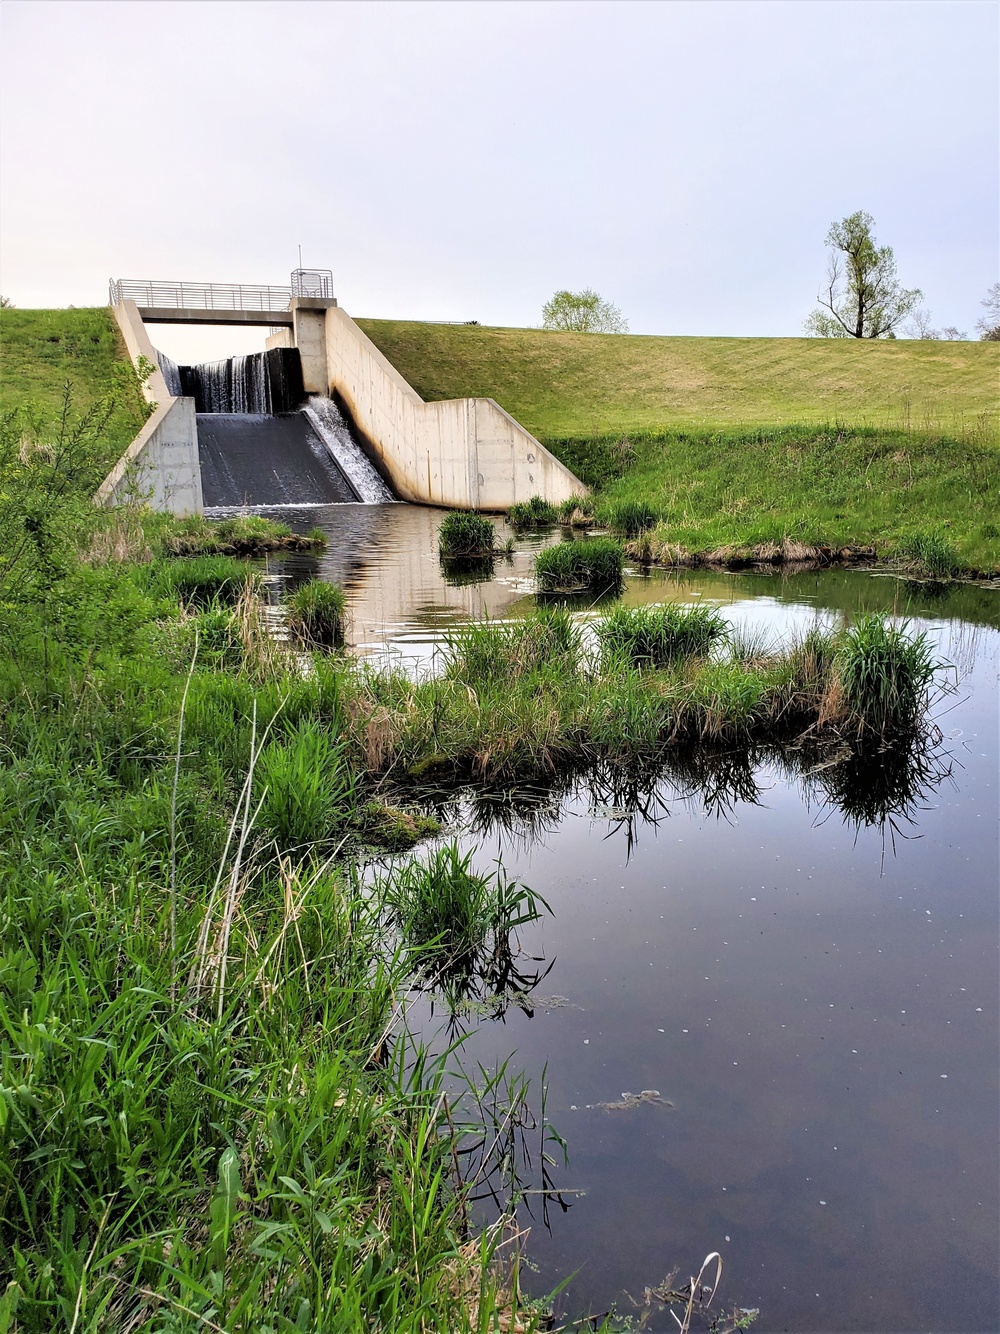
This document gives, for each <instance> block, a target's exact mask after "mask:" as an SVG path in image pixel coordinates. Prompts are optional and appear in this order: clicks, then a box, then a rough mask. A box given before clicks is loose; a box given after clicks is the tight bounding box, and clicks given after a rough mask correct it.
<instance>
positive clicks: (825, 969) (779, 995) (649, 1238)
mask: <svg viewBox="0 0 1000 1334" xmlns="http://www.w3.org/2000/svg"><path fill="white" fill-rule="evenodd" d="M264 512H265V513H266V512H267V511H264ZM273 514H274V517H276V518H282V519H284V520H286V521H291V522H292V523H293V524H294V526H295V527H296V528H307V527H311V526H312V525H313V524H319V525H320V526H321V527H322V528H324V529H325V530H326V531H327V533H328V534H329V538H330V543H329V548H328V549H327V551H326V552H324V553H323V554H322V555H321V556H319V557H311V556H295V557H293V558H289V559H287V560H285V561H284V562H283V563H279V564H278V565H273V566H272V569H273V570H276V571H277V572H279V573H280V574H281V575H282V576H283V578H285V579H287V580H288V581H289V582H290V583H291V582H294V581H296V580H299V579H301V578H304V577H306V576H308V575H310V574H319V575H320V576H321V577H325V578H329V579H332V580H335V581H336V582H338V583H340V584H342V585H343V587H344V588H345V590H346V592H347V594H348V600H349V606H350V609H351V613H352V618H353V619H352V629H351V633H350V639H351V643H352V645H353V649H354V651H355V652H357V653H359V654H363V655H367V656H369V657H371V658H374V659H376V660H385V661H393V662H396V663H400V664H402V665H404V666H405V667H406V668H407V669H408V670H411V671H423V670H432V669H433V666H434V661H435V655H436V654H437V653H438V652H439V650H440V647H441V643H442V636H443V635H444V634H445V633H446V632H447V631H448V629H449V628H452V627H454V626H456V625H459V624H461V623H462V622H463V621H465V620H467V619H469V618H475V617H480V616H483V615H486V614H489V615H491V616H511V615H518V614H519V613H521V612H523V611H525V610H528V609H530V607H531V606H532V605H533V602H534V599H533V597H532V595H531V592H530V588H531V584H530V576H531V566H532V559H533V556H534V553H535V551H536V550H537V549H538V547H539V546H540V545H541V544H543V543H545V542H549V541H553V540H557V536H558V534H553V535H551V536H547V537H545V538H531V539H528V540H519V541H518V543H517V551H516V554H515V556H514V558H513V560H512V561H511V562H509V563H508V562H505V561H503V560H498V561H497V563H496V568H495V572H494V575H493V577H492V578H491V579H489V580H487V581H486V582H483V583H478V584H466V585H460V584H459V585H455V584H451V583H449V582H448V581H447V580H445V579H444V578H443V576H442V573H441V570H440V565H439V561H438V556H437V548H436V532H437V526H438V524H439V522H440V519H441V513H440V512H439V511H434V510H428V509H423V508H420V507H415V506H407V505H393V506H381V505H376V506H371V505H366V506H361V505H343V506H329V507H325V508H310V509H308V510H303V511H302V512H301V513H299V512H298V511H295V510H281V511H280V512H273ZM498 528H499V529H500V534H501V536H506V529H505V528H504V525H503V524H502V523H500V522H499V521H498ZM624 598H625V601H627V602H630V603H638V602H661V601H665V600H673V601H679V602H685V603H693V602H699V601H700V602H707V603H711V604H713V605H717V606H719V607H720V609H721V610H722V611H723V613H724V615H725V616H726V618H727V619H728V620H729V621H730V623H731V624H732V625H734V626H739V627H745V628H750V629H755V630H760V631H762V632H763V633H764V634H766V635H767V636H768V637H769V638H770V639H772V640H777V641H779V642H780V641H787V639H788V637H789V636H791V635H792V634H793V633H795V632H796V631H801V630H802V629H804V628H806V627H808V626H809V625H811V624H813V623H814V622H816V621H819V622H822V623H826V624H836V623H838V622H839V621H841V620H842V618H844V617H849V616H852V615H854V614H856V613H858V612H861V611H867V610H874V611H882V612H886V613H893V614H897V615H901V616H905V617H907V618H908V619H909V621H910V624H911V626H912V628H913V629H919V630H923V631H926V632H927V634H928V635H929V636H930V638H931V640H932V641H933V643H934V645H935V647H936V649H937V651H938V655H939V657H940V658H941V659H943V660H944V661H946V662H947V663H949V664H950V665H951V666H950V669H949V671H948V673H947V674H946V675H945V676H944V677H943V678H942V680H943V681H947V682H950V683H951V684H952V686H954V687H956V688H953V689H952V690H950V692H944V693H941V694H940V695H939V697H938V698H937V700H936V702H935V705H934V710H933V716H934V720H935V722H936V725H937V728H938V729H939V730H940V737H939V739H938V740H937V742H936V744H935V745H933V746H932V747H931V751H930V753H929V755H928V756H926V757H925V760H926V763H925V764H924V765H923V766H922V767H921V768H920V770H919V771H914V772H913V773H911V774H904V775H897V778H896V780H895V781H896V784H897V789H898V795H897V797H896V799H895V800H894V801H892V802H890V803H889V804H888V809H886V808H885V806H883V807H882V809H881V812H879V811H878V810H877V809H875V807H877V806H878V798H877V792H878V786H879V784H878V775H875V774H871V773H866V772H862V771H855V772H853V773H850V774H846V775H843V776H842V777H841V778H840V779H839V780H836V779H834V778H832V777H830V775H824V774H822V773H820V774H817V773H814V774H811V775H808V774H807V775H804V774H803V773H802V772H801V769H798V770H797V769H796V768H795V766H794V765H789V764H787V763H783V762H782V761H781V760H780V759H779V758H777V757H775V756H770V757H768V756H766V755H765V756H759V757H757V758H756V759H755V760H754V761H753V762H751V763H749V764H740V763H738V762H736V763H734V765H733V766H732V770H731V771H730V770H729V769H727V768H726V766H723V768H722V770H718V771H716V770H713V771H712V772H709V773H700V772H698V771H697V767H696V766H695V768H694V769H692V768H691V766H688V767H687V768H686V769H685V770H684V771H683V772H682V771H680V770H678V771H676V772H671V771H670V769H669V768H668V769H667V770H666V771H665V772H663V773H662V774H661V775H660V776H659V777H657V778H655V779H650V780H647V781H646V782H644V783H642V784H639V785H638V786H637V788H636V789H635V790H633V791H632V792H628V791H621V790H617V789H616V788H615V786H614V785H611V786H610V787H609V786H608V785H607V784H603V785H602V783H601V782H600V781H599V780H595V781H592V782H589V783H588V782H587V781H584V780H581V781H578V782H567V783H565V784H563V785H562V786H561V787H560V788H559V789H558V790H555V789H553V790H550V791H548V792H538V793H530V792H529V793H525V792H521V793H519V794H517V797H516V799H511V800H507V801H505V800H502V799H500V798H498V796H497V794H495V793H494V794H488V795H486V794H481V793H480V794H477V793H475V792H471V791H466V792H464V793H463V794H460V795H459V796H458V797H457V798H456V797H453V798H452V799H451V801H450V802H445V803H444V805H443V806H441V807H439V810H440V809H443V810H444V811H445V813H446V817H447V818H448V821H449V823H448V824H447V826H446V833H447V834H448V836H449V837H452V838H456V837H457V838H458V840H459V842H460V843H461V845H462V847H463V849H465V850H468V849H475V864H476V865H477V866H478V867H479V868H480V869H482V870H484V871H485V870H489V869H491V867H493V866H494V864H495V863H496V861H497V860H498V859H499V860H500V861H502V863H503V866H504V868H505V870H506V873H507V874H508V876H510V877H512V878H513V879H515V880H517V881H521V882H524V883H526V884H527V885H529V886H531V888H532V889H534V890H536V891H537V892H538V893H540V894H541V895H542V896H543V897H544V898H545V899H546V900H547V902H548V904H549V905H550V907H551V915H548V914H547V915H545V916H544V917H543V918H542V920H540V921H538V922H536V923H534V924H533V925H531V926H529V927H528V928H526V929H524V930H522V932H521V934H520V943H521V945H522V947H523V950H524V952H525V955H526V956H527V957H528V959H529V962H530V957H531V956H534V957H535V958H536V959H541V960H544V962H543V963H541V964H539V963H534V964H531V965H530V966H531V968H534V969H537V970H538V971H540V972H543V973H545V975H544V977H543V978H542V980H541V981H540V982H539V984H538V986H537V987H536V988H535V989H534V991H533V993H532V995H531V999H530V1002H528V1003H527V1004H526V1005H525V1006H524V1007H523V1008H522V1007H518V1006H516V1005H511V1006H508V1007H506V1008H503V1007H499V1009H500V1010H501V1011H502V1012H501V1013H499V1014H497V1013H496V1012H491V1011H490V1007H489V1006H486V1007H480V1008H481V1009H483V1010H485V1013H482V1014H480V1013H478V1012H476V1011H475V1009H474V1008H473V1012H471V1013H465V1014H461V1015H459V1016H458V1017H457V1018H456V1017H455V1016H452V1017H451V1021H450V1024H449V1016H448V1015H447V1014H446V1013H444V1012H443V1008H442V1006H441V1004H440V1001H437V1002H435V1001H433V1000H429V999H428V998H427V997H424V996H420V995H417V996H415V997H414V998H413V1000H412V1003H411V1004H410V1007H409V1013H408V1023H409V1027H410V1029H411V1031H415V1032H417V1033H420V1034H421V1035H422V1036H423V1038H424V1040H425V1041H427V1042H429V1043H430V1044H431V1045H434V1044H435V1042H436V1043H437V1044H438V1045H439V1046H440V1045H441V1043H443V1042H444V1041H445V1040H446V1039H447V1038H449V1037H454V1036H456V1035H457V1034H458V1033H462V1032H465V1033H467V1034H468V1036H467V1038H466V1040H465V1042H464V1043H463V1045H462V1047H461V1049H460V1051H459V1052H458V1053H457V1054H456V1056H455V1058H454V1060H455V1062H459V1061H460V1062H461V1065H462V1066H463V1068H464V1069H465V1070H466V1072H467V1073H469V1074H471V1075H472V1076H475V1073H476V1070H477V1066H479V1065H481V1066H482V1067H484V1068H485V1069H487V1070H491V1069H496V1068H497V1066H498V1065H499V1064H502V1063H503V1062H504V1061H509V1064H508V1067H507V1068H508V1074H509V1075H514V1076H516V1075H517V1074H519V1073H523V1074H524V1075H525V1076H527V1078H528V1079H529V1080H530V1088H529V1092H528V1102H529V1103H530V1105H531V1107H532V1108H533V1110H534V1114H535V1117H536V1119H538V1118H540V1115H541V1109H540V1103H541V1089H542V1085H543V1082H544V1085H545V1086H546V1088H547V1094H546V1098H545V1108H544V1112H545V1117H546V1118H547V1121H548V1122H549V1123H551V1125H552V1126H553V1127H554V1128H555V1130H556V1131H558V1133H559V1135H561V1136H562V1137H563V1139H564V1140H565V1142H566V1148H567V1151H568V1163H567V1164H565V1165H564V1163H563V1160H562V1155H561V1153H560V1152H559V1150H558V1147H557V1146H556V1145H555V1143H554V1142H553V1141H549V1143H548V1150H549V1152H550V1154H551V1156H552V1157H553V1159H554V1160H555V1163H554V1165H552V1166H545V1167H544V1168H543V1162H542V1160H541V1158H540V1155H539V1150H540V1148H541V1146H542V1139H543V1137H544V1136H543V1134H542V1132H541V1131H539V1130H536V1131H534V1132H533V1133H532V1134H530V1135H529V1134H528V1133H527V1131H525V1135H524V1138H523V1142H522V1143H521V1145H520V1149H519V1150H518V1151H516V1152H513V1153H512V1155H511V1156H510V1157H509V1159H508V1161H507V1163H506V1166H507V1169H508V1170H512V1171H513V1170H516V1171H517V1172H518V1173H519V1175H520V1177H521V1184H522V1185H523V1186H526V1187H527V1188H528V1189H529V1190H534V1191H536V1192H539V1193H535V1194H527V1195H525V1196H524V1199H523V1203H522V1205H521V1208H520V1212H519V1218H520V1221H521V1223H522V1224H524V1225H527V1226H530V1227H531V1233H530V1237H529V1238H528V1240H527V1243H526V1248H525V1253H526V1256H527V1257H528V1259H529V1260H530V1263H531V1268H527V1269H525V1271H524V1273H523V1275H522V1279H523V1282H524V1283H525V1286H526V1287H527V1288H528V1289H529V1290H530V1291H531V1292H533V1293H536V1294H543V1293H545V1292H548V1291H550V1290H551V1289H552V1288H554V1287H555V1286H556V1285H557V1284H558V1283H559V1282H560V1281H562V1280H563V1279H564V1278H565V1277H566V1276H567V1275H572V1276H573V1277H572V1278H571V1280H570V1282H569V1283H568V1285H567V1287H566V1288H565V1289H564V1290H563V1292H562V1293H561V1294H560V1296H559V1298H558V1299H557V1305H558V1310H559V1311H560V1312H561V1313H562V1314H563V1315H564V1316H566V1317H567V1318H575V1317H577V1316H580V1315H581V1314H582V1313H584V1312H588V1311H589V1312H603V1311H606V1310H607V1309H608V1308H609V1307H610V1306H612V1304H615V1305H616V1306H617V1309H618V1310H619V1311H620V1313H621V1314H622V1315H625V1314H628V1313H630V1312H631V1314H632V1315H633V1316H634V1317H635V1318H636V1319H637V1320H638V1319H639V1317H640V1316H641V1315H642V1314H643V1313H644V1312H643V1311H641V1310H639V1309H637V1308H636V1306H634V1305H633V1304H632V1303H631V1302H630V1299H629V1296H628V1295H627V1294H631V1297H632V1298H634V1299H635V1300H636V1302H639V1303H641V1302H642V1300H643V1290H644V1288H645V1287H647V1285H648V1286H655V1285H657V1284H658V1283H660V1282H661V1281H662V1280H663V1279H664V1277H665V1276H666V1275H667V1273H668V1272H669V1271H671V1270H673V1269H675V1268H679V1269H680V1271H681V1278H680V1281H681V1282H683V1281H684V1280H685V1279H686V1277H687V1276H688V1275H689V1274H691V1273H696V1272H697V1269H698V1266H699V1265H700V1263H701V1261H702V1259H703V1258H704V1256H705V1255H706V1254H707V1253H708V1252H710V1251H715V1250H718V1251H720V1252H721V1253H722V1255H723V1257H724V1259H725V1266H726V1267H725V1273H724V1277H723V1281H722V1285H721V1288H720V1294H719V1299H720V1302H721V1304H722V1305H723V1306H728V1308H729V1309H730V1310H732V1308H733V1306H734V1305H736V1306H738V1307H741V1308H760V1317H759V1319H758V1321H757V1324H756V1325H755V1326H754V1327H755V1328H757V1329H760V1330H761V1331H776V1330H792V1331H799V1332H801V1334H804V1332H805V1331H832V1330H852V1331H882V1332H888V1331H916V1330H962V1331H987V1330H996V1329H1000V1310H998V1262H997V1255H998V1245H997V1243H998V1238H997V1224H998V1213H1000V1209H998V1179H1000V1170H998V1169H1000V1164H998V1143H1000V1140H998V1134H997V1132H998V1125H1000V1114H998V1113H1000V1103H998V1088H997V1067H998V1062H997V1051H998V1014H997V1008H998V994H1000V972H998V941H1000V922H998V820H997V816H998V805H997V787H998V754H997V743H998V695H997V676H998V667H1000V590H997V589H994V588H983V587H976V586H973V585H963V584H954V585H949V586H933V585H928V584H916V583H908V582H905V581H902V580H900V579H898V578H895V577H888V576H885V575H876V574H872V573H866V572H862V571H845V570H827V571H823V572H804V573H796V574H785V575H783V574H782V573H781V572H780V571H778V570H775V571H774V572H767V573H760V572H755V573H739V574H736V573H723V572H711V571H677V572H666V571H653V572H652V573H649V574H642V573H641V572H638V571H634V572H631V573H630V576H629V579H628V583H627V587H626V590H625V593H624ZM620 786H621V785H619V787H620ZM872 793H874V794H875V797H874V799H870V798H871V794H872ZM546 969H548V971H547V973H546V972H545V970H546ZM644 1090H656V1091H657V1092H658V1094H659V1097H658V1098H653V1097H652V1096H649V1097H647V1098H637V1099H635V1100H630V1099H628V1098H625V1097H624V1096H623V1095H625V1094H641V1093H642V1092H643V1091H644ZM600 1104H610V1106H607V1105H605V1106H601V1105H600ZM617 1104H620V1106H619V1105H617ZM514 1138H515V1139H516V1138H517V1137H516V1136H515V1137H514ZM515 1147H516V1146H515ZM483 1184H484V1190H483V1191H482V1192H481V1194H483V1196H484V1200H483V1203H482V1205H481V1206H480V1207H481V1209H482V1210H483V1212H482V1216H481V1217H482V1219H488V1218H489V1217H490V1212H489V1211H490V1202H489V1189H488V1186H489V1182H488V1181H484V1183H483ZM646 1315H647V1323H646V1324H645V1325H644V1328H646V1329H650V1330H667V1329H671V1328H676V1326H675V1324H674V1321H673V1319H672V1317H671V1315H670V1314H669V1312H667V1311H666V1310H665V1309H664V1308H663V1307H662V1306H659V1305H658V1304H657V1303H656V1302H655V1300H654V1302H653V1304H652V1309H651V1311H650V1312H647V1313H646Z"/></svg>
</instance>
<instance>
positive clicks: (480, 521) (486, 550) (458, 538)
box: [438, 510, 498, 560]
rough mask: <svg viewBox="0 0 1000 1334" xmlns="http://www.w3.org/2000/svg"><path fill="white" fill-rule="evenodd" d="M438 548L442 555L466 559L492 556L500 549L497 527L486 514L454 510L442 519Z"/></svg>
mask: <svg viewBox="0 0 1000 1334" xmlns="http://www.w3.org/2000/svg"><path fill="white" fill-rule="evenodd" d="M438 550H439V551H440V552H441V555H442V556H448V557H452V558H456V557H457V558H460V559H466V560H467V559H469V558H471V557H478V558H480V559H482V558H483V557H485V556H492V555H494V554H495V553H496V551H497V550H498V547H497V535H496V529H495V528H494V526H493V523H492V522H491V520H489V519H488V518H487V517H486V516H485V514H477V513H476V512H475V511H474V510H453V511H452V512H451V513H450V514H447V515H445V517H444V519H443V520H442V521H441V527H440V528H439V529H438Z"/></svg>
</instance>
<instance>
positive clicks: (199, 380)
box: [161, 347, 306, 415]
mask: <svg viewBox="0 0 1000 1334" xmlns="http://www.w3.org/2000/svg"><path fill="white" fill-rule="evenodd" d="M161 369H162V364H161ZM177 371H178V378H179V382H180V386H181V390H182V392H183V394H184V396H185V397H187V398H193V399H194V401H195V411H196V412H250V413H266V414H268V415H273V414H276V413H281V412H295V411H296V410H297V409H298V408H299V406H300V405H301V403H302V400H303V399H304V398H305V396H306V394H305V389H304V387H303V384H302V365H301V363H300V361H299V353H298V349H297V348H294V347H292V348H288V347H274V348H271V349H269V350H268V351H267V352H251V353H250V354H249V355H247V356H245V357H229V358H228V359H227V360H226V361H209V362H205V363H203V364H202V365H200V366H180V367H177ZM164 373H165V372H164ZM168 384H169V381H168Z"/></svg>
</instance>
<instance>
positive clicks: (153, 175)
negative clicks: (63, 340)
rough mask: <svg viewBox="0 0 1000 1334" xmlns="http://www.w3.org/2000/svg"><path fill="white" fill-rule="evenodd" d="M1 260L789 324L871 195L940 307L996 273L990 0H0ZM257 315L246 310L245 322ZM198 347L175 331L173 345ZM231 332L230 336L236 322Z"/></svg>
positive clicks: (488, 313) (682, 330)
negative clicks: (584, 303)
mask: <svg viewBox="0 0 1000 1334" xmlns="http://www.w3.org/2000/svg"><path fill="white" fill-rule="evenodd" d="M2 22H3V36H4V41H3V57H2V59H3V67H2V74H3V103H2V111H3V126H2V136H3V137H2V159H0V168H2V213H0V224H2V232H0V239H2V264H3V276H2V284H3V287H2V290H3V291H4V292H5V293H7V294H8V295H9V296H10V297H11V298H12V299H13V300H14V301H15V303H16V304H18V305H20V306H35V305H67V304H74V305H92V304H99V303H102V302H103V301H105V300H106V282H107V278H108V277H109V276H112V275H113V276H116V277H154V278H188V279H192V280H209V279H216V280H220V281H246V282H273V283H282V282H287V280H288V273H289V271H290V270H291V269H292V268H294V267H295V266H296V264H297V247H298V245H299V244H300V243H301V245H302V250H303V257H304V260H305V262H306V263H307V264H313V265H317V266H324V267H330V268H332V269H333V270H334V273H335V284H336V291H337V295H338V297H339V298H340V300H341V302H342V304H343V305H344V306H345V307H346V308H347V310H348V311H350V313H351V314H354V315H371V316H397V317H413V318H421V319H435V318H438V319H458V320H461V319H478V320H480V321H481V322H482V323H495V324H514V325H524V324H537V323H539V322H540V319H541V306H542V303H543V301H545V300H546V298H547V297H548V296H550V295H551V293H552V292H553V291H554V290H555V289H556V288H560V287H570V288H580V287H584V286H590V287H594V288H596V289H597V290H598V291H599V292H600V293H601V294H602V295H604V296H606V297H607V298H609V299H610V300H612V301H614V302H615V303H616V304H617V305H618V306H620V307H621V309H622V311H623V313H624V314H625V315H626V317H627V318H628V319H629V321H630V323H631V328H632V331H633V332H634V333H666V334H739V335H796V334H799V333H800V332H801V329H802V321H803V319H804V318H805V316H806V315H807V313H808V312H809V310H810V309H811V308H812V307H813V305H814V304H815V296H816V291H817V287H818V285H819V282H820V280H821V277H822V274H823V271H824V265H825V251H824V246H823V240H824V236H825V234H826V231H827V228H828V227H829V225H830V223H831V221H833V220H834V219H835V218H840V217H842V216H843V215H845V214H847V213H850V212H852V211H853V210H855V209H857V208H864V209H866V210H867V211H868V212H870V213H872V214H873V215H874V217H875V220H876V224H877V234H878V237H879V239H880V240H881V241H882V242H884V243H888V244H890V245H892V246H893V248H894V250H895V253H896V260H897V264H898V268H899V274H900V277H901V278H902V280H903V281H904V282H905V283H906V284H907V285H913V286H919V287H922V288H923V289H924V292H925V301H924V304H925V305H926V306H927V307H929V308H930V310H931V312H932V314H933V317H934V322H935V323H936V324H939V325H943V324H955V325H957V326H958V327H959V328H961V329H965V330H968V331H969V333H970V334H974V327H973V326H974V323H975V320H976V318H977V317H978V315H979V314H981V313H982V312H981V309H980V307H979V301H980V299H981V297H982V296H983V295H984V294H985V291H986V288H987V287H988V286H989V284H990V283H992V282H994V281H995V280H996V279H997V277H998V270H1000V263H998V237H997V233H998V157H1000V153H998V119H1000V116H998V102H1000V79H998V59H997V56H998V8H997V6H996V5H995V4H993V3H980V2H978V0H948V2H947V3H936V2H935V0H924V2H922V3H909V0H888V2H885V0H877V2H875V3H871V2H869V0H834V2H833V3H826V2H825V0H812V2H810V0H789V2H787V3H770V2H769V0H765V2H761V3H755V2H754V0H740V2H739V3H735V4H733V3H728V2H727V0H699V2H698V3H684V2H680V3H654V2H647V3H627V2H625V0H615V3H574V2H573V0H560V2H557V3H544V2H543V3H516V2H512V0H504V2H503V3H485V2H482V3H459V2H457V0H448V3H381V2H380V0H372V2H371V3H323V2H322V0H313V3H290V2H289V0H282V3H268V2H267V0H259V2H258V3H242V2H241V0H230V2H229V3H225V2H220V0H216V2H215V3H207V4H206V3H196V2H194V0H191V2H188V3H173V2H172V0H162V2H161V3H149V2H141V3H89V2H88V0H72V2H71V3H61V2H60V0H31V2H30V3H27V2H25V0H5V3H4V5H3V9H2ZM238 337H246V335H235V336H234V335H230V336H229V339H230V342H233V341H234V338H238ZM182 350H183V349H182ZM232 350H234V351H235V350H237V347H236V346H235V345H234V346H233V347H232Z"/></svg>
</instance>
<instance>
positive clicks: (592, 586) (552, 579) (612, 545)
mask: <svg viewBox="0 0 1000 1334" xmlns="http://www.w3.org/2000/svg"><path fill="white" fill-rule="evenodd" d="M624 569H625V553H624V552H623V551H622V548H621V546H620V545H619V544H618V543H617V542H615V541H613V540H612V539H611V538H606V537H592V538H587V539H584V540H582V541H579V542H560V543H559V544H558V545H557V546H554V547H547V548H546V549H545V550H544V551H540V552H539V553H538V555H537V556H536V557H535V578H536V579H537V580H538V588H539V591H540V592H542V593H555V594H573V593H583V592H592V593H596V594H601V593H613V592H618V591H620V590H621V588H622V586H623V583H624Z"/></svg>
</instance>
